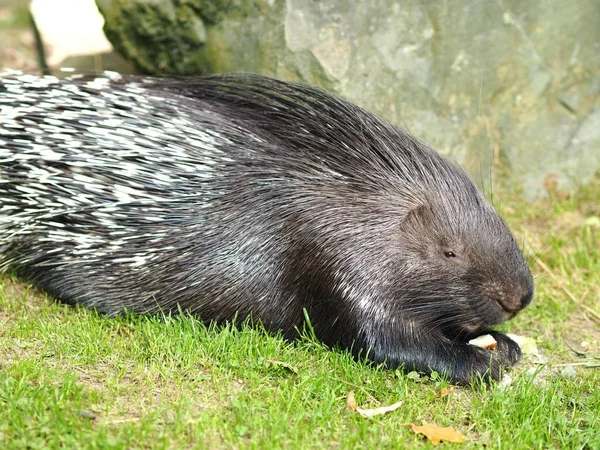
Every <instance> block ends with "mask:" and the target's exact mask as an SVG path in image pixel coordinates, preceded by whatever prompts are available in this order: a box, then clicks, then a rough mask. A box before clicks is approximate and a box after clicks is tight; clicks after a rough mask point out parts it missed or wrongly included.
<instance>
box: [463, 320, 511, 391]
mask: <svg viewBox="0 0 600 450" xmlns="http://www.w3.org/2000/svg"><path fill="white" fill-rule="evenodd" d="M482 334H483V335H485V334H489V335H491V336H492V337H493V338H494V340H495V341H496V345H495V348H494V349H492V350H490V349H486V348H481V347H478V346H475V345H468V347H469V353H470V355H469V356H470V357H469V358H468V361H469V363H470V371H471V373H470V377H471V382H472V381H473V380H474V378H477V377H481V378H482V379H483V380H484V381H485V382H487V383H489V382H490V381H491V380H495V381H498V380H500V378H502V374H503V372H504V370H505V369H507V368H509V367H511V366H513V365H514V364H515V363H516V362H517V361H519V360H520V359H521V348H520V347H519V345H518V344H517V343H516V342H515V341H513V340H512V339H511V338H509V337H508V336H507V335H505V334H504V333H500V332H498V331H493V330H486V331H485V332H484V333H482ZM466 369H467V370H468V367H466ZM463 377H464V375H463ZM463 377H461V378H463Z"/></svg>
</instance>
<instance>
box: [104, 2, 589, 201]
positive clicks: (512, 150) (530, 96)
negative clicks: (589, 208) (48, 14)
mask: <svg viewBox="0 0 600 450" xmlns="http://www.w3.org/2000/svg"><path fill="white" fill-rule="evenodd" d="M97 3H98V5H99V7H100V10H101V12H102V13H103V14H104V16H105V18H106V21H107V23H106V25H105V31H106V33H107V35H108V37H109V39H110V40H111V42H112V43H113V45H114V46H115V47H116V48H118V49H119V50H120V51H121V52H123V53H124V54H126V55H127V56H128V57H129V58H131V59H133V60H134V61H135V62H136V63H137V64H138V66H139V67H141V68H142V69H143V70H145V71H147V72H151V73H163V74H164V73H174V74H190V73H202V72H230V71H250V72H259V73H264V74H267V75H273V76H277V77H279V78H283V79H287V80H300V81H304V82H307V83H309V84H312V85H317V86H320V87H323V88H325V89H327V90H330V91H333V92H336V93H338V94H340V95H342V96H343V97H346V98H348V99H349V100H352V101H354V102H356V103H358V104H360V105H362V106H364V107H365V108H367V109H369V110H371V111H373V112H375V113H378V114H379V115H381V116H383V117H385V118H387V119H388V120H390V121H391V122H393V123H396V124H398V125H400V126H402V127H404V128H406V129H408V130H409V131H410V132H412V133H413V134H415V135H416V136H419V137H420V138H421V139H423V140H424V141H426V142H428V143H430V144H431V145H433V146H434V147H436V148H437V149H438V150H440V151H441V152H442V153H445V154H447V155H450V156H452V157H453V158H455V159H456V160H457V161H458V162H459V163H461V164H463V165H464V166H465V167H466V168H467V169H468V170H469V171H470V172H471V174H472V175H473V176H474V178H475V179H476V180H477V181H478V182H479V183H480V184H482V185H483V186H484V187H486V188H487V189H488V190H489V185H490V184H489V183H490V182H491V178H492V176H493V175H494V174H498V175H501V177H499V178H498V180H500V179H502V177H504V179H508V180H509V182H510V183H512V184H513V185H519V186H522V187H523V188H524V191H525V193H526V195H527V196H529V197H534V196H539V195H542V194H544V192H545V187H544V186H548V185H549V183H548V180H554V181H557V182H558V184H559V186H560V189H561V190H563V191H564V190H568V189H571V188H574V187H576V186H578V185H579V184H582V183H587V182H588V181H589V180H590V179H591V178H592V177H593V176H594V174H595V173H597V172H598V171H599V170H600V131H599V130H600V113H599V111H600V77H599V74H600V27H598V24H599V23H600V6H599V4H598V1H597V0H540V1H537V2H524V1H520V0H496V1H478V0H405V1H403V2H396V1H394V0H373V1H368V2H367V1H361V2H347V1H342V0H322V1H308V0H286V1H285V2H284V1H283V0H279V1H278V0H245V1H244V2H240V1H234V0H221V1H219V0H188V1H185V2H183V1H180V0H119V1H116V0H97ZM505 175H510V177H505ZM498 186H499V184H498V181H496V180H494V189H496V188H498Z"/></svg>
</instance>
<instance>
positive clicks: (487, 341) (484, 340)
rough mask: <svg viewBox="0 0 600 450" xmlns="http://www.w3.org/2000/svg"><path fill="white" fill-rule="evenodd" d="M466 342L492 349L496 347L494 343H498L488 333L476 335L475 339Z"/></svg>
mask: <svg viewBox="0 0 600 450" xmlns="http://www.w3.org/2000/svg"><path fill="white" fill-rule="evenodd" d="M468 343H469V344H470V345H474V346H476V347H481V348H486V349H488V350H494V349H495V348H496V344H498V343H497V342H496V339H494V338H493V337H492V335H490V334H483V335H481V336H478V337H476V338H475V339H471V340H470V341H469V342H468Z"/></svg>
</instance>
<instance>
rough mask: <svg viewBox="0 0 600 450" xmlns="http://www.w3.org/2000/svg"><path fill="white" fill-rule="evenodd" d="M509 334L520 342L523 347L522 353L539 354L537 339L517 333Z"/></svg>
mask: <svg viewBox="0 0 600 450" xmlns="http://www.w3.org/2000/svg"><path fill="white" fill-rule="evenodd" d="M507 336H508V337H509V338H511V339H512V340H513V341H515V342H516V343H517V344H519V347H521V353H523V354H524V355H538V354H539V352H538V348H537V344H536V343H535V339H533V338H530V337H525V336H518V335H516V334H507Z"/></svg>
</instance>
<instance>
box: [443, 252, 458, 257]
mask: <svg viewBox="0 0 600 450" xmlns="http://www.w3.org/2000/svg"><path fill="white" fill-rule="evenodd" d="M444 256H445V257H446V258H455V257H456V254H455V253H454V252H453V251H446V252H444Z"/></svg>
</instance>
